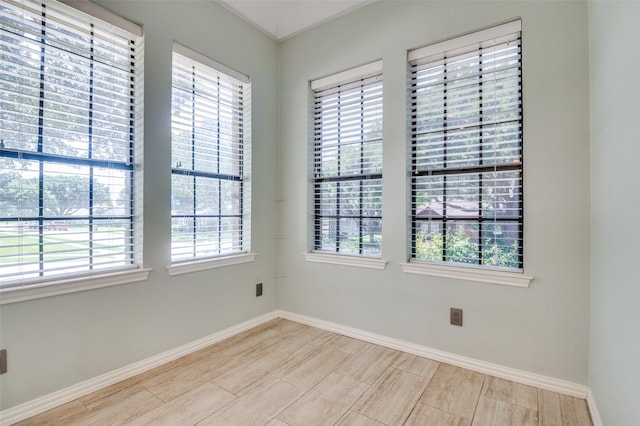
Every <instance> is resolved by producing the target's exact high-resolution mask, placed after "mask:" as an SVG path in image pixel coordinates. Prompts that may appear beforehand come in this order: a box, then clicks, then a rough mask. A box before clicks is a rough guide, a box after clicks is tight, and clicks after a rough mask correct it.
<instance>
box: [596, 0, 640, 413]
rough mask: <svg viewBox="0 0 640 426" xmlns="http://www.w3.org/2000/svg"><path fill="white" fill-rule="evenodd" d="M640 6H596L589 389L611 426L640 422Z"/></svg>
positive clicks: (619, 3)
mask: <svg viewBox="0 0 640 426" xmlns="http://www.w3.org/2000/svg"><path fill="white" fill-rule="evenodd" d="M639 20H640V3H638V2H593V3H590V5H589V28H590V54H591V58H590V60H591V65H590V69H591V90H590V93H591V173H592V181H591V182H592V184H591V212H592V218H591V224H592V225H591V226H592V243H591V244H592V245H591V247H592V248H591V250H592V252H591V274H592V275H591V279H592V283H591V335H590V352H589V385H590V386H591V388H592V391H593V393H594V395H595V398H596V401H597V402H598V409H599V411H600V415H601V417H602V420H603V422H604V424H607V425H637V424H638V423H639V422H640V405H639V404H638V399H639V398H640V308H639V302H640V279H639V278H638V272H637V271H638V261H639V260H640V231H639V230H638V219H639V218H640V178H638V169H637V163H638V158H640V136H639V135H640V132H639V131H638V123H640V106H639V104H638V103H639V102H640V81H639V80H638V76H639V75H640V74H639V71H638V70H640V47H638V41H640V26H638V21H639Z"/></svg>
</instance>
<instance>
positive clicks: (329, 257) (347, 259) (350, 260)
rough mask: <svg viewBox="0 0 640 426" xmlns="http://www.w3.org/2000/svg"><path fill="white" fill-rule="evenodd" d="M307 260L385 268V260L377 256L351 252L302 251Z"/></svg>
mask: <svg viewBox="0 0 640 426" xmlns="http://www.w3.org/2000/svg"><path fill="white" fill-rule="evenodd" d="M303 256H304V259H305V260H306V261H307V262H317V263H331V264H333V265H343V266H356V267H359V268H369V269H385V267H386V266H387V261H386V260H384V259H381V258H379V257H367V256H357V255H352V254H338V253H335V254H334V253H326V252H320V251H311V252H307V253H303Z"/></svg>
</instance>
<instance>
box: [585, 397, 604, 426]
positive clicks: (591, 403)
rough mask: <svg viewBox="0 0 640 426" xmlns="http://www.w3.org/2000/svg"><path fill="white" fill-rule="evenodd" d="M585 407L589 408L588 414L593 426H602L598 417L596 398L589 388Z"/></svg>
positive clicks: (600, 418)
mask: <svg viewBox="0 0 640 426" xmlns="http://www.w3.org/2000/svg"><path fill="white" fill-rule="evenodd" d="M587 406H588V407H589V414H591V423H593V426H603V425H604V423H602V417H600V411H598V405H597V404H596V397H595V395H594V394H593V391H592V390H591V388H589V392H587Z"/></svg>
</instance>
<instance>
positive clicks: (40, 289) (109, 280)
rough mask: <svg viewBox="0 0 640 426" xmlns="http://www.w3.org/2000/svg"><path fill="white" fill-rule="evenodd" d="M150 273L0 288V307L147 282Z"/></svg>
mask: <svg viewBox="0 0 640 426" xmlns="http://www.w3.org/2000/svg"><path fill="white" fill-rule="evenodd" d="M150 271H151V269H130V270H124V271H118V272H109V273H102V274H97V275H83V276H76V277H66V278H58V279H55V280H50V281H38V282H34V283H33V284H26V285H17V286H14V287H7V288H0V305H6V304H8V303H15V302H22V301H25V300H31V299H40V298H42V297H51V296H58V295H60V294H67V293H75V292H77V291H85V290H93V289H96V288H102V287H110V286H114V285H121V284H128V283H133V282H137V281H145V280H146V279H147V278H149V272H150Z"/></svg>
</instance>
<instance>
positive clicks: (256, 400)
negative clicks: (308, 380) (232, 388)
mask: <svg viewBox="0 0 640 426" xmlns="http://www.w3.org/2000/svg"><path fill="white" fill-rule="evenodd" d="M302 393H303V392H302V391H301V390H300V389H298V388H296V387H295V386H293V385H291V384H289V383H287V382H284V381H282V380H278V379H273V380H269V381H267V382H265V383H262V384H261V385H260V386H258V387H257V388H254V389H252V390H251V391H249V392H248V393H247V394H246V395H244V396H243V397H242V398H238V399H237V400H236V401H234V402H232V403H231V404H230V405H228V406H226V407H225V408H223V409H222V410H220V411H218V412H216V413H214V414H212V415H211V416H209V417H208V418H206V419H205V420H203V421H202V422H200V423H198V425H199V426H214V425H220V426H234V425H238V426H253V425H256V426H258V425H260V426H262V425H264V424H265V423H267V422H269V421H271V420H272V419H273V418H274V417H275V416H276V415H277V414H278V413H279V412H281V411H282V410H283V409H284V408H286V407H287V406H289V405H290V404H291V403H293V402H294V401H295V400H296V399H298V398H299V397H300V396H301V395H302Z"/></svg>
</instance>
